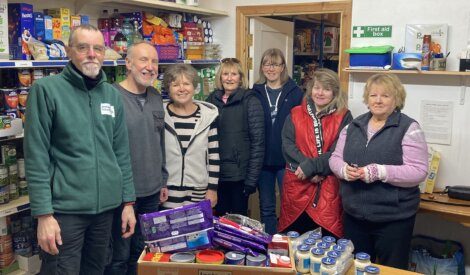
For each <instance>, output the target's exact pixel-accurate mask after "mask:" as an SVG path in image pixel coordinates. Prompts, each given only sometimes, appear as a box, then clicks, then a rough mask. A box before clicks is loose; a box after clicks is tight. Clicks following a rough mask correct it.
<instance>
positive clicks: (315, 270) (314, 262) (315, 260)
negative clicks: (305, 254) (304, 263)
mask: <svg viewBox="0 0 470 275" xmlns="http://www.w3.org/2000/svg"><path fill="white" fill-rule="evenodd" d="M324 256H325V251H324V250H323V249H321V248H312V249H311V250H310V274H312V275H318V274H320V267H321V259H322V258H323V257H324Z"/></svg>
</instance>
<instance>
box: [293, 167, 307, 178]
mask: <svg viewBox="0 0 470 275" xmlns="http://www.w3.org/2000/svg"><path fill="white" fill-rule="evenodd" d="M294 174H295V175H296V176H297V178H298V179H299V180H304V179H306V178H307V177H306V176H305V174H304V171H302V168H300V166H299V167H297V169H296V170H295V172H294Z"/></svg>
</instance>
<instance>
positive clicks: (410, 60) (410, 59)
mask: <svg viewBox="0 0 470 275" xmlns="http://www.w3.org/2000/svg"><path fill="white" fill-rule="evenodd" d="M421 58H422V54H421V53H394V54H393V62H392V69H394V70H414V69H418V70H419V69H421Z"/></svg>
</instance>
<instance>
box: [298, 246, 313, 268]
mask: <svg viewBox="0 0 470 275" xmlns="http://www.w3.org/2000/svg"><path fill="white" fill-rule="evenodd" d="M309 248H310V247H309V246H308V245H306V244H301V245H299V246H298V247H297V251H296V252H295V269H296V270H297V272H299V273H308V272H310V253H309Z"/></svg>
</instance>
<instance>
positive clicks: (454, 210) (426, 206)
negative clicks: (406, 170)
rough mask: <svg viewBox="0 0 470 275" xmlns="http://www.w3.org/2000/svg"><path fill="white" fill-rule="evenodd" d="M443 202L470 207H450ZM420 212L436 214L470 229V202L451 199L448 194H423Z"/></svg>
mask: <svg viewBox="0 0 470 275" xmlns="http://www.w3.org/2000/svg"><path fill="white" fill-rule="evenodd" d="M441 202H448V203H452V204H463V205H468V206H458V205H449V204H444V203H441ZM419 210H420V212H423V213H432V214H436V215H439V216H441V217H442V218H444V219H447V220H450V221H453V222H457V223H460V224H462V225H464V226H466V227H470V201H464V200H457V199H451V198H449V197H448V196H447V194H443V193H433V194H421V202H420V204H419Z"/></svg>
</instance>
